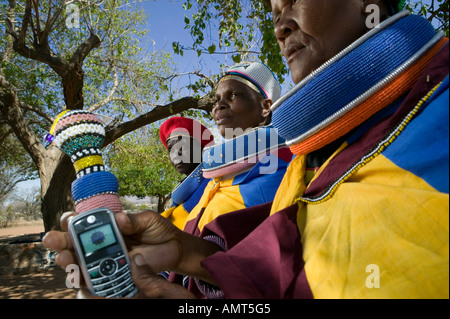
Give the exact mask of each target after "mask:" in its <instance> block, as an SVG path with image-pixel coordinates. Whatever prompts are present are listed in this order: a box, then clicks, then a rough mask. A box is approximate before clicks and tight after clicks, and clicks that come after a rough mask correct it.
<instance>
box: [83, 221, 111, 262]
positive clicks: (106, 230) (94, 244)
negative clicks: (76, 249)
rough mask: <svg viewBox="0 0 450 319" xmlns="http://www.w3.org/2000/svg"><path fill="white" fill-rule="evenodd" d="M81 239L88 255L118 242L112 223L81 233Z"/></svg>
mask: <svg viewBox="0 0 450 319" xmlns="http://www.w3.org/2000/svg"><path fill="white" fill-rule="evenodd" d="M80 240H81V244H82V245H83V250H84V254H85V256H86V257H88V256H90V255H92V254H93V253H94V252H96V251H97V250H99V249H102V248H105V247H108V246H110V245H113V244H115V243H116V242H117V240H116V236H115V235H114V232H113V229H112V227H111V225H110V224H106V225H102V226H99V227H96V228H94V229H91V230H89V231H87V232H84V233H82V234H80Z"/></svg>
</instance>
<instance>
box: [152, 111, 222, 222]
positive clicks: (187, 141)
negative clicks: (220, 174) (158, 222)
mask: <svg viewBox="0 0 450 319" xmlns="http://www.w3.org/2000/svg"><path fill="white" fill-rule="evenodd" d="M159 136H160V138H161V142H162V143H163V144H164V146H165V147H166V149H167V151H168V152H169V159H170V162H171V163H172V165H173V167H174V168H175V169H176V170H177V172H178V173H180V174H184V175H186V178H185V179H184V180H183V181H182V182H181V183H180V184H178V185H177V187H175V189H174V190H173V192H172V202H173V206H172V207H171V208H169V209H168V210H166V211H165V212H163V213H162V214H161V215H162V216H164V217H166V218H168V219H169V220H170V221H171V222H172V223H173V224H174V225H175V226H177V227H178V228H180V229H183V227H184V223H185V221H186V218H187V217H188V215H189V213H190V212H191V210H192V208H194V207H195V205H197V203H198V201H199V200H200V197H201V196H202V194H203V191H204V189H205V186H206V185H207V184H208V181H209V180H208V179H205V178H204V177H203V175H202V171H201V165H200V163H201V159H202V153H203V149H204V148H205V147H206V146H208V145H212V144H214V136H213V135H212V133H211V131H210V130H209V129H208V128H206V127H205V126H204V125H202V124H201V123H200V122H198V121H196V120H193V119H190V118H186V117H179V116H174V117H171V118H170V119H168V120H166V121H165V122H164V123H163V124H162V125H161V127H160V129H159Z"/></svg>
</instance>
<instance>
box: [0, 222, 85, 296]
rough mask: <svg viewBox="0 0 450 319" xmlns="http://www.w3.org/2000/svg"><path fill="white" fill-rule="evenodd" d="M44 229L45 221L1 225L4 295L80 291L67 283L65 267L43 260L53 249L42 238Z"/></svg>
mask: <svg viewBox="0 0 450 319" xmlns="http://www.w3.org/2000/svg"><path fill="white" fill-rule="evenodd" d="M43 232H44V226H42V225H22V226H17V227H10V228H0V299H73V298H75V297H76V294H77V291H76V290H74V289H68V288H67V287H66V284H65V281H66V273H65V271H64V270H63V269H61V268H60V267H59V266H57V265H49V264H48V262H47V263H43V262H42V260H43V259H45V258H46V257H48V253H49V251H48V250H46V249H45V247H43V246H42V244H41V243H40V241H39V238H40V234H41V233H43ZM27 239H31V240H30V242H27ZM44 261H45V260H44Z"/></svg>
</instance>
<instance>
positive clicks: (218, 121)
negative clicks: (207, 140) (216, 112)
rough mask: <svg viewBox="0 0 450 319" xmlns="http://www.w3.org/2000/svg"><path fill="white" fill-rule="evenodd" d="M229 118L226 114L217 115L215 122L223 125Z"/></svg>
mask: <svg viewBox="0 0 450 319" xmlns="http://www.w3.org/2000/svg"><path fill="white" fill-rule="evenodd" d="M229 120H230V117H228V116H219V117H217V120H216V124H217V125H223V124H225V123H226V122H228V121H229Z"/></svg>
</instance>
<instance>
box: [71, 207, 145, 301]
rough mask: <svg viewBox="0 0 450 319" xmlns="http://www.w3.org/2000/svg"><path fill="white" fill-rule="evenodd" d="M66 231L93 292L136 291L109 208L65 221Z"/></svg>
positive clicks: (125, 293) (113, 295)
mask: <svg viewBox="0 0 450 319" xmlns="http://www.w3.org/2000/svg"><path fill="white" fill-rule="evenodd" d="M69 233H70V235H71V238H72V241H73V243H74V249H75V252H76V255H77V257H78V262H79V264H80V267H81V271H82V273H83V275H84V279H85V281H86V284H87V286H88V289H89V291H90V292H91V293H92V294H93V295H95V296H100V297H106V298H121V297H131V296H133V295H134V294H136V293H137V288H136V287H135V285H134V283H133V280H132V278H131V271H130V259H129V258H128V253H127V250H126V247H125V244H124V241H123V238H122V236H121V234H120V232H119V228H118V227H117V224H116V219H115V218H114V213H113V212H112V211H111V210H109V209H108V208H98V209H93V210H90V211H87V212H84V213H82V214H80V215H78V216H75V217H74V218H72V219H71V221H70V222H69Z"/></svg>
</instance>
